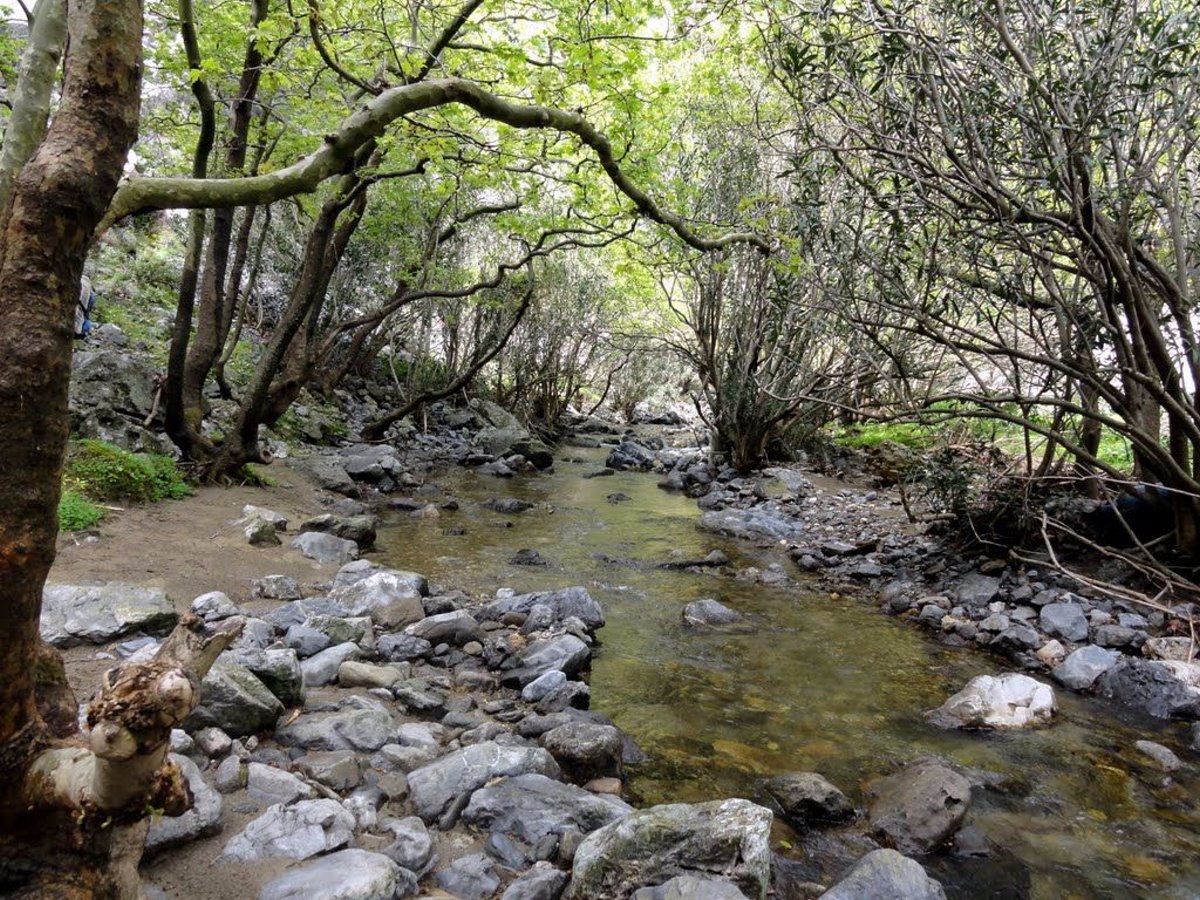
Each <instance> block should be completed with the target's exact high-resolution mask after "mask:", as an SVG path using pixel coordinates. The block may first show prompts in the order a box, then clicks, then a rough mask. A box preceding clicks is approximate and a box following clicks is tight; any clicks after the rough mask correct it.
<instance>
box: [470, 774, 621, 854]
mask: <svg viewBox="0 0 1200 900" xmlns="http://www.w3.org/2000/svg"><path fill="white" fill-rule="evenodd" d="M632 811H633V807H631V806H629V804H627V803H624V802H623V801H621V800H618V799H617V798H616V797H613V796H610V795H606V794H593V793H590V792H589V791H585V790H583V788H578V787H575V785H572V784H563V782H561V781H556V780H555V779H553V778H547V777H546V776H545V775H538V774H530V775H517V776H514V777H512V778H505V779H503V780H502V781H500V782H499V783H498V784H494V785H490V786H488V787H484V788H480V789H479V790H477V791H476V792H475V793H474V794H472V795H471V802H470V803H469V804H467V808H466V809H465V810H464V811H463V819H464V821H466V822H468V823H470V824H473V825H476V826H477V827H479V828H480V829H481V830H484V831H499V832H501V833H503V834H507V835H511V836H513V837H516V838H519V839H520V840H522V841H524V842H525V843H527V844H531V845H532V844H536V843H537V842H538V841H539V840H541V839H542V838H544V837H545V836H546V835H548V834H556V835H561V834H562V833H563V832H564V831H565V830H567V829H568V828H574V829H577V830H578V831H580V832H582V833H583V834H589V833H591V832H593V831H595V830H596V829H597V828H600V827H601V826H603V825H607V824H608V823H609V822H613V821H616V820H617V819H619V818H621V817H622V816H626V815H628V814H629V813H631V812H632Z"/></svg>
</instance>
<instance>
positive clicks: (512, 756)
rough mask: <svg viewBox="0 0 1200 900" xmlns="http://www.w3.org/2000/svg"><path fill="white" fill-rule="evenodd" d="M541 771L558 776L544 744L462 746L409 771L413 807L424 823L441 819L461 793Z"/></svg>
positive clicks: (487, 742)
mask: <svg viewBox="0 0 1200 900" xmlns="http://www.w3.org/2000/svg"><path fill="white" fill-rule="evenodd" d="M527 774H539V775H546V776H548V777H550V778H558V777H559V775H560V774H561V772H560V770H559V768H558V763H556V762H555V761H554V757H553V756H551V755H550V754H549V753H548V752H547V751H546V750H543V749H542V748H541V747H527V746H520V745H513V744H498V743H496V742H494V741H485V742H484V743H482V744H473V745H471V746H470V747H463V748H462V749H460V750H455V751H454V752H452V753H449V754H447V755H446V756H443V757H442V758H440V759H438V760H436V761H434V762H432V763H429V764H428V765H425V766H422V767H421V768H419V769H414V770H413V771H411V772H409V773H408V784H409V789H410V796H411V798H412V802H413V808H414V809H415V811H416V813H417V815H418V816H420V817H421V818H422V819H423V820H424V821H425V822H433V821H435V820H437V819H439V818H440V817H441V816H442V814H443V813H445V812H446V810H447V808H449V806H450V805H451V804H452V803H453V802H454V801H455V799H456V798H458V797H459V796H461V795H462V794H464V793H465V794H471V793H474V792H475V791H477V790H479V788H481V787H483V786H484V785H485V784H487V783H488V782H489V781H491V780H492V779H493V778H497V777H500V776H502V775H504V776H509V777H513V776H516V775H527Z"/></svg>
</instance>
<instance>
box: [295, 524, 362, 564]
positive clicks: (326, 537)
mask: <svg viewBox="0 0 1200 900" xmlns="http://www.w3.org/2000/svg"><path fill="white" fill-rule="evenodd" d="M292 546H293V547H294V548H295V549H297V550H299V551H300V553H301V554H302V555H303V556H306V557H308V558H309V559H313V560H316V561H317V562H319V563H337V564H338V565H343V564H345V563H348V562H350V561H351V560H355V559H358V544H356V543H354V541H347V540H344V539H342V538H340V537H334V536H333V535H332V534H322V533H321V532H319V531H306V532H305V533H304V534H302V535H300V536H299V537H297V538H295V539H294V540H293V541H292Z"/></svg>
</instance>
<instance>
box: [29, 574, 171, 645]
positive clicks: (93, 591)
mask: <svg viewBox="0 0 1200 900" xmlns="http://www.w3.org/2000/svg"><path fill="white" fill-rule="evenodd" d="M178 619H179V614H178V613H177V612H176V611H175V604H174V603H172V602H171V600H170V598H168V597H167V595H166V594H165V593H164V592H163V591H162V590H161V589H159V588H150V587H142V586H140V585H136V584H124V583H122V582H117V581H114V582H111V583H109V584H105V585H100V586H99V587H76V586H73V585H66V584H55V585H47V586H46V588H45V590H44V591H43V592H42V621H41V630H42V639H43V640H45V641H46V643H48V644H50V645H51V646H53V647H75V646H78V645H80V644H105V643H107V642H109V641H111V640H113V639H114V638H118V637H122V636H123V635H126V634H131V633H132V632H135V631H146V632H149V633H151V634H166V633H167V632H168V631H170V630H171V628H172V627H173V626H174V625H175V623H176V621H178Z"/></svg>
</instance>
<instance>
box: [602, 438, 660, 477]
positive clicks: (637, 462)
mask: <svg viewBox="0 0 1200 900" xmlns="http://www.w3.org/2000/svg"><path fill="white" fill-rule="evenodd" d="M655 460H656V457H655V455H654V451H653V450H650V449H648V448H646V447H643V446H642V445H641V444H639V443H637V442H635V441H621V443H620V444H618V445H617V446H616V447H615V448H614V449H613V451H612V452H611V453H609V454H608V458H607V459H606V460H605V461H604V465H605V466H607V467H608V468H610V469H616V470H625V469H634V470H640V471H644V470H646V469H650V468H653V466H654V463H655Z"/></svg>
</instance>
